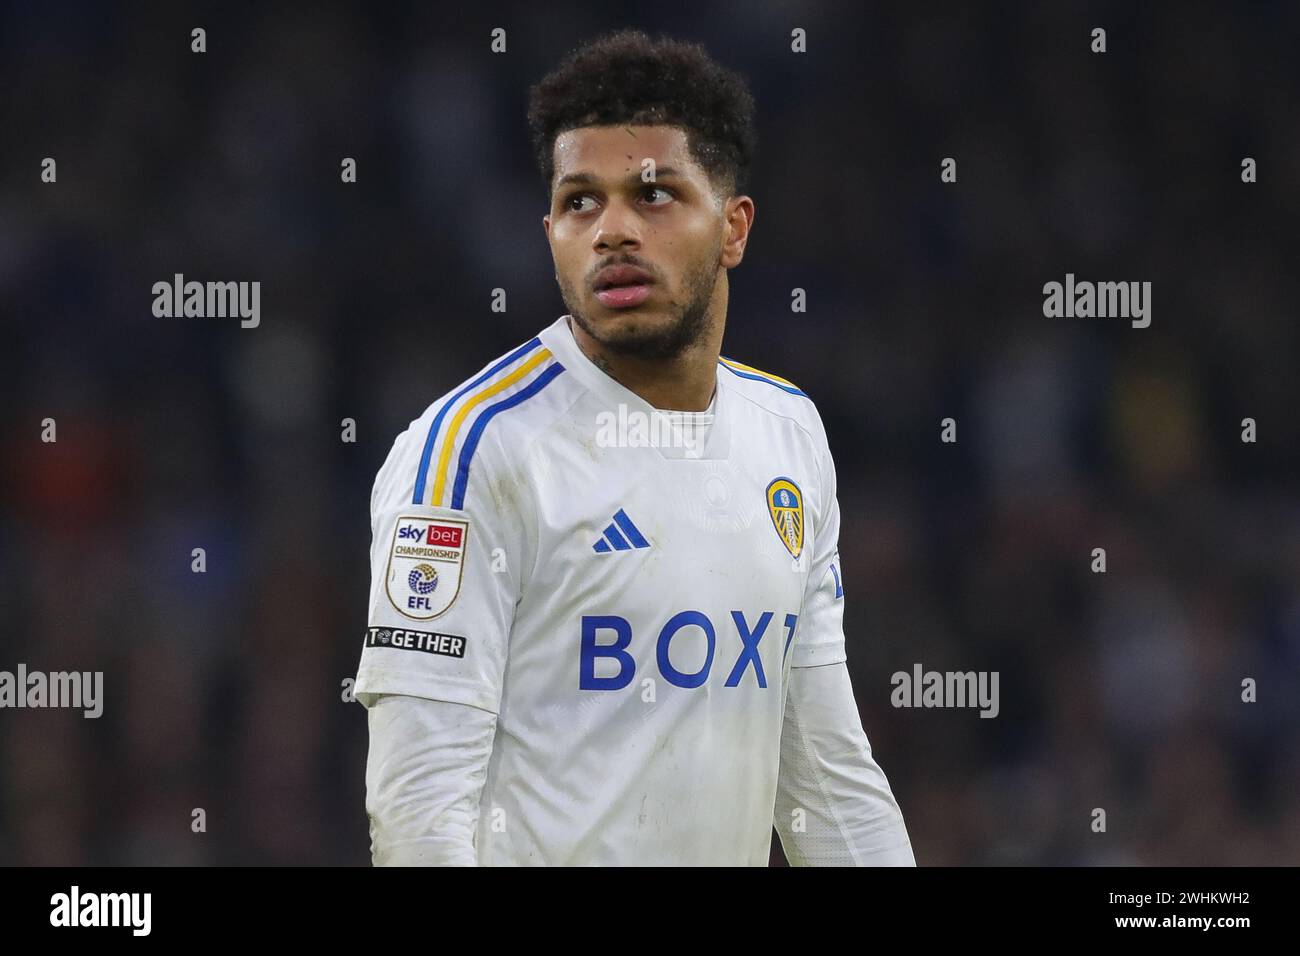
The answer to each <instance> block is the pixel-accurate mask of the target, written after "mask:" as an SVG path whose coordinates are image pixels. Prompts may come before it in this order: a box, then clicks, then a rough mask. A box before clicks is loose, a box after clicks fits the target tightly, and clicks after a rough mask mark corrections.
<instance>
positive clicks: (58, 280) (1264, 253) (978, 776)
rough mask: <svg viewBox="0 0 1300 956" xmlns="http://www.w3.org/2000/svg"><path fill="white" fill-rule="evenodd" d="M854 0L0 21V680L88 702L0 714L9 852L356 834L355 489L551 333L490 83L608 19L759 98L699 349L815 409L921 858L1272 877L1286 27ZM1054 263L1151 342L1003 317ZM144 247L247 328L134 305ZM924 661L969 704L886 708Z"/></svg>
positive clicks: (95, 10)
mask: <svg viewBox="0 0 1300 956" xmlns="http://www.w3.org/2000/svg"><path fill="white" fill-rule="evenodd" d="M871 6H872V7H873V8H874V7H879V8H877V9H871V10H868V8H867V6H865V5H864V6H859V5H849V4H844V5H832V4H808V5H801V4H781V3H771V4H730V3H718V4H697V5H685V4H683V5H680V6H670V7H668V8H664V7H662V6H661V5H658V4H656V5H654V8H653V11H651V10H649V9H647V8H645V7H644V5H633V4H629V5H627V6H626V8H621V7H619V6H617V5H605V4H599V5H597V4H587V5H581V4H572V3H570V4H563V3H562V4H548V5H533V6H527V5H520V6H518V7H511V8H506V7H502V8H500V9H491V8H488V7H475V8H473V9H471V10H465V11H459V12H456V13H455V14H454V15H453V14H451V13H449V12H448V11H447V10H444V9H441V8H437V7H425V6H424V5H419V4H409V5H405V6H398V7H393V8H385V9H384V10H380V9H379V8H377V7H376V8H369V9H366V10H364V11H363V9H362V7H361V5H356V7H355V8H354V10H353V11H352V12H346V11H343V10H341V9H331V10H330V11H329V12H321V11H313V12H310V13H308V12H307V11H306V10H305V9H304V10H300V11H291V10H289V9H287V8H286V9H283V10H279V11H259V12H256V13H253V12H250V11H247V10H246V11H236V9H235V8H228V7H225V6H221V7H216V6H213V7H211V8H208V9H205V10H203V12H202V13H201V14H189V13H187V14H181V13H179V12H178V11H175V10H171V9H168V8H148V7H137V6H135V5H132V6H131V7H129V8H125V9H117V10H114V9H109V8H107V7H103V6H101V5H99V4H93V3H74V4H66V5H57V4H56V5H53V6H46V5H26V4H13V5H7V6H5V7H3V8H0V81H2V82H3V87H4V89H5V90H6V94H5V96H4V97H3V98H2V99H0V130H3V131H4V135H3V141H4V142H3V146H0V322H2V323H3V329H4V346H3V348H0V396H2V397H3V408H4V416H3V419H0V429H3V446H2V447H3V454H2V457H0V462H2V463H0V487H2V488H3V502H4V504H3V523H2V524H0V607H2V608H3V618H2V619H0V668H3V669H9V670H12V669H13V668H14V667H15V666H16V664H17V663H18V662H25V663H26V664H27V666H28V667H29V668H40V669H44V670H51V671H52V670H60V669H69V670H82V671H86V670H102V671H103V672H104V674H105V677H104V686H105V702H104V707H105V710H104V715H103V717H101V718H100V719H98V720H86V719H83V718H82V717H81V715H80V712H79V711H53V710H50V711H37V710H24V711H11V710H5V711H0V863H3V864H80V863H91V864H116V863H164V864H228V863H253V864H290V863H313V864H365V863H368V862H369V852H368V845H369V841H368V834H367V826H366V818H365V811H364V806H363V800H364V779H363V772H364V764H365V754H366V721H365V714H364V711H363V709H362V708H361V706H360V705H359V704H356V703H349V702H345V701H344V699H343V696H344V690H345V688H344V686H343V685H344V680H345V679H347V678H350V677H351V676H352V675H353V674H354V673H355V667H356V663H357V659H358V656H359V653H360V647H361V634H362V630H361V629H362V627H363V625H364V623H365V622H364V615H365V601H366V594H367V582H368V556H367V553H368V552H367V549H368V542H369V519H368V503H369V493H370V486H371V481H372V479H373V476H374V473H375V470H376V469H377V468H378V466H379V465H380V463H381V462H382V461H383V459H384V457H385V455H386V454H387V451H388V449H389V446H390V444H391V442H392V440H393V438H394V437H395V436H396V435H397V433H398V432H400V431H401V430H402V429H404V428H405V427H406V425H407V423H408V422H409V421H410V420H411V419H413V418H415V417H416V416H417V415H418V414H419V413H420V412H421V411H422V409H423V408H424V407H425V406H426V405H427V404H428V403H429V402H431V401H432V400H433V399H434V398H436V397H437V396H439V395H440V394H442V393H443V392H444V391H446V390H447V389H449V388H450V387H452V386H453V385H455V384H457V383H459V382H460V381H462V380H463V379H465V378H467V377H468V376H469V375H470V374H472V373H473V372H474V371H476V370H477V369H479V368H480V367H481V366H483V365H484V364H485V363H486V362H487V361H488V360H489V359H491V358H493V357H494V356H497V355H499V354H501V353H503V352H505V351H506V350H508V349H509V348H511V347H512V346H514V345H515V344H517V343H519V342H522V341H523V340H525V339H526V338H528V337H530V336H531V335H532V334H534V333H535V332H536V331H537V330H538V329H540V328H541V327H542V326H544V325H546V324H548V323H549V322H550V321H552V320H553V319H554V318H555V316H557V315H559V314H560V313H561V312H562V311H563V305H562V303H561V301H560V298H559V294H558V290H557V289H556V286H555V281H554V276H553V268H552V265H551V261H550V257H549V252H548V250H547V246H546V243H545V238H544V235H543V232H542V225H541V221H540V220H541V216H542V214H543V213H544V212H545V206H546V196H545V193H544V191H543V189H542V186H541V183H540V180H539V177H538V175H537V173H536V171H535V169H534V167H533V165H532V158H531V151H530V147H529V144H528V141H527V133H526V129H525V125H524V110H525V105H526V95H527V88H528V85H529V84H530V83H532V82H534V81H535V80H536V79H537V78H539V77H540V76H541V75H542V74H543V73H544V72H545V71H546V70H547V69H549V68H550V67H551V66H552V65H553V64H554V63H555V62H556V61H557V60H558V59H559V58H560V56H561V55H562V54H563V53H564V52H566V51H567V50H568V49H569V48H570V47H571V46H572V45H574V44H575V43H576V42H578V41H580V40H581V39H584V38H586V37H588V36H591V35H594V34H596V33H599V32H603V31H604V30H607V29H611V28H615V27H619V26H642V27H645V28H647V29H650V30H652V31H658V30H665V31H667V32H670V33H672V34H674V35H676V36H681V37H686V38H693V39H699V40H702V41H703V42H704V43H705V44H706V46H707V47H708V48H709V50H710V52H712V53H713V54H714V56H716V57H717V58H718V59H719V60H721V61H722V62H724V63H726V64H727V65H729V66H731V67H733V68H736V69H739V70H741V71H743V72H744V73H745V74H746V75H747V76H748V78H749V79H750V82H751V84H752V87H753V90H754V93H755V97H756V99H757V102H758V107H759V121H760V139H759V154H758V163H757V168H756V170H755V177H754V182H753V186H752V189H751V191H750V192H751V194H752V195H753V196H754V197H755V201H756V204H757V209H758V215H757V219H756V223H755V229H754V233H753V238H752V240H751V243H750V247H749V253H748V256H747V258H746V260H745V262H744V263H743V264H742V266H741V267H740V268H739V269H738V270H737V271H736V272H734V273H733V274H732V277H731V280H732V285H731V308H730V316H729V324H728V334H727V339H726V344H725V348H724V353H725V354H727V355H729V356H731V357H734V358H736V359H738V360H740V361H743V362H747V363H749V364H752V365H756V366H758V367H759V368H763V369H768V370H771V371H773V372H776V373H777V374H779V375H782V376H785V377H787V378H789V379H792V380H793V381H794V382H796V383H797V384H799V385H800V386H801V387H803V388H804V389H805V390H806V391H808V392H809V393H810V394H811V395H812V397H813V398H814V399H815V400H816V401H817V404H818V407H819V409H820V411H821V414H822V416H823V419H824V420H825V422H826V426H827V430H828V434H829V439H830V444H831V449H832V451H833V452H834V453H835V455H836V459H837V463H838V473H839V487H840V504H841V508H842V511H843V516H844V523H843V533H842V538H841V554H842V562H843V568H844V573H845V587H846V589H847V593H848V605H847V615H846V631H847V634H848V641H849V664H850V667H851V671H852V674H853V679H854V686H855V690H856V693H857V696H858V700H859V704H860V707H861V711H862V716H863V721H864V725H865V728H866V730H867V733H868V736H869V737H870V739H871V741H872V745H873V750H874V752H875V755H876V756H877V758H878V759H879V760H880V762H881V764H882V765H883V767H884V768H885V770H886V772H887V773H888V775H889V777H890V780H891V783H892V784H893V788H894V792H895V794H896V795H897V797H898V799H899V802H900V804H901V806H902V808H903V812H904V816H905V818H906V820H907V823H908V826H909V829H910V831H911V835H912V842H913V846H914V848H915V852H916V857H917V860H918V863H920V864H922V865H958V864H1106V863H1119V864H1173V865H1182V864H1284V863H1285V864H1296V863H1300V676H1298V675H1300V588H1298V586H1297V585H1298V584H1300V497H1298V496H1297V493H1296V492H1297V481H1296V477H1297V465H1298V464H1300V460H1298V459H1300V456H1298V454H1297V449H1298V448H1300V433H1298V431H1300V429H1298V426H1297V414H1296V412H1297V405H1298V404H1300V402H1297V399H1298V398H1300V389H1298V387H1297V375H1296V365H1297V358H1300V341H1298V339H1300V326H1298V324H1297V322H1296V320H1295V318H1296V316H1295V308H1296V303H1297V302H1300V289H1298V288H1297V285H1298V280H1297V270H1296V255H1295V251H1296V245H1295V241H1294V235H1293V224H1294V222H1296V221H1297V220H1298V219H1300V125H1297V124H1296V123H1295V116H1296V115H1297V108H1296V99H1297V93H1300V73H1298V72H1297V70H1296V67H1295V59H1294V52H1293V51H1294V45H1295V41H1296V38H1297V35H1300V8H1298V7H1296V6H1295V5H1293V4H1286V3H1281V2H1278V3H1254V4H1249V5H1227V4H1218V5H1213V6H1211V5H1209V4H1204V3H1190V4H1180V5H1178V6H1177V7H1174V6H1172V5H1170V6H1168V7H1160V6H1156V5H1151V6H1148V5H1141V9H1134V7H1136V6H1137V5H1129V4H1123V3H1110V4H1086V3H1079V2H1070V3H1063V4H1052V5H1050V9H1041V8H1039V7H1037V6H1031V5H1028V4H1026V5H1023V6H1022V7H1020V8H1018V9H1014V10H1013V9H1004V8H1002V7H999V8H997V9H995V10H988V11H984V12H976V11H971V10H967V11H963V12H957V13H953V14H945V13H941V12H938V11H937V10H929V11H923V10H922V9H920V8H916V7H913V6H912V5H908V4H902V3H900V4H892V5H889V6H888V8H886V7H885V6H884V5H871ZM195 26H202V27H204V28H205V29H206V30H207V43H208V52H206V53H204V54H195V53H191V52H190V29H191V28H192V27H195ZM498 26H500V27H504V28H505V29H506V30H507V36H508V51H507V52H506V53H505V54H495V55H494V54H493V53H491V52H490V50H489V46H488V41H489V33H490V31H491V29H492V28H494V27H498ZM796 26H799V27H803V28H804V29H806V30H807V31H808V37H809V43H808V52H807V53H806V54H803V55H795V54H792V53H791V52H790V48H789V43H790V41H789V36H790V30H791V29H792V28H793V27H796ZM1096 26H1102V27H1105V28H1106V29H1107V31H1108V51H1107V52H1106V53H1105V54H1094V53H1091V52H1090V50H1089V44H1090V37H1089V32H1090V31H1091V30H1092V29H1093V28H1094V27H1096ZM47 156H49V157H54V158H55V159H56V160H57V164H58V165H57V172H58V180H57V183H55V184H44V183H42V182H41V181H40V178H39V174H40V162H41V160H42V158H44V157H47ZM945 156H951V157H954V158H956V159H957V162H958V182H957V183H955V184H943V183H941V182H940V180H939V163H940V160H941V158H943V157H945ZM1246 156H1251V157H1254V158H1255V159H1256V160H1257V162H1258V166H1259V182H1258V183H1255V184H1244V183H1243V182H1242V181H1241V177H1240V164H1241V160H1242V158H1243V157H1246ZM343 157H354V158H356V160H357V164H358V182H357V183H356V184H355V185H345V184H343V183H341V182H340V177H339V170H340V162H341V160H342V159H343ZM1067 272H1072V273H1074V274H1076V275H1077V276H1079V277H1080V278H1087V279H1095V280H1115V281H1138V280H1145V281H1151V282H1152V285H1153V303H1152V305H1153V311H1152V317H1153V321H1152V325H1151V327H1150V328H1148V329H1134V328H1131V327H1130V326H1129V323H1128V322H1127V321H1126V320H1123V319H1097V318H1091V319H1080V318H1073V319H1065V318H1060V319H1047V318H1044V316H1043V314H1042V286H1043V284H1044V283H1046V282H1049V281H1054V280H1055V281H1062V280H1063V279H1064V277H1065V274H1066V273H1067ZM174 273H184V274H185V276H186V277H187V278H197V279H200V280H205V279H213V280H232V281H235V280H241V281H242V280H260V281H261V283H262V313H263V314H262V322H261V325H260V327H258V328H256V329H242V328H240V327H239V322H238V320H237V319H230V320H221V319H193V318H191V319H158V318H155V317H154V316H153V315H152V313H151V310H150V305H151V302H152V294H151V291H150V290H151V286H152V284H153V283H154V282H156V281H160V280H168V281H169V280H170V279H171V277H172V275H173V274H174ZM497 287H501V288H504V289H506V290H507V294H508V297H509V298H508V312H507V313H505V314H504V315H501V314H496V313H493V312H492V311H490V308H489V306H490V296H491V290H492V289H494V288H497ZM795 287H799V288H803V289H805V290H806V291H807V297H808V303H809V309H808V312H807V313H806V314H791V312H790V308H789V303H790V294H791V289H793V288H795ZM945 417H952V418H954V419H955V420H956V422H957V428H958V441H957V442H956V443H955V444H945V443H942V442H940V440H939V434H940V425H939V423H940V420H941V419H943V418H945ZM1245 417H1251V418H1254V419H1255V420H1256V421H1257V422H1258V432H1259V440H1258V441H1257V442H1256V443H1253V444H1250V443H1243V442H1242V441H1241V437H1240V436H1241V420H1242V419H1243V418H1245ZM46 418H53V419H54V420H55V421H56V423H57V442H55V443H53V444H47V443H42V442H41V440H40V430H41V422H42V420H43V419H46ZM344 418H352V419H355V421H356V423H357V426H356V427H357V441H356V442H355V443H347V442H344V441H342V440H341V432H342V426H341V421H342V420H343V419H344ZM198 547H202V548H204V549H205V552H206V566H207V570H206V572H205V573H202V574H197V573H193V572H192V570H191V562H192V557H191V555H192V550H193V549H194V548H198ZM1099 547H1100V548H1105V549H1106V552H1107V571H1106V573H1105V574H1094V573H1092V572H1091V570H1090V566H1091V563H1092V551H1093V549H1094V548H1099ZM915 663H921V664H923V665H924V667H926V668H927V669H939V670H996V671H998V672H999V673H1000V675H1001V685H1000V691H1001V712H1000V714H999V716H998V717H997V718H996V719H993V720H983V719H980V718H979V717H978V715H977V713H975V712H974V711H973V710H968V711H960V710H915V709H913V710H904V709H895V708H893V707H892V706H891V705H890V692H891V690H892V687H891V684H890V675H891V673H893V672H895V671H899V670H903V671H909V672H910V671H911V669H912V666H913V664H915ZM1247 677H1251V678H1254V679H1255V680H1256V681H1257V682H1258V702H1257V703H1253V704H1246V703H1243V702H1242V700H1241V693H1242V684H1241V682H1242V680H1243V679H1244V678H1247ZM196 808H202V809H203V810H204V812H205V815H206V832H204V833H194V832H192V829H191V824H192V820H193V813H194V810H195V809H196ZM1094 808H1102V809H1104V810H1105V811H1106V817H1107V828H1106V832H1105V833H1096V832H1093V829H1092V822H1093V819H1094V817H1093V811H1094ZM780 856H781V855H780V850H779V844H774V849H773V860H774V862H780Z"/></svg>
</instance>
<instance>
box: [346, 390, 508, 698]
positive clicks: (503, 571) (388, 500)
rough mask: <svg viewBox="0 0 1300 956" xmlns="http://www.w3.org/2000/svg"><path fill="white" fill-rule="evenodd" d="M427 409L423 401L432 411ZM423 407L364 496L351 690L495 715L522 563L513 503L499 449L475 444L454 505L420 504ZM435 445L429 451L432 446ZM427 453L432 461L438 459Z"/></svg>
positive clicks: (426, 497)
mask: <svg viewBox="0 0 1300 956" xmlns="http://www.w3.org/2000/svg"><path fill="white" fill-rule="evenodd" d="M431 411H432V409H431ZM430 417H431V416H430V415H429V414H428V413H426V415H425V416H424V417H423V418H422V419H420V420H418V421H417V422H415V423H413V425H412V427H411V428H410V429H408V430H407V431H406V432H404V433H403V434H402V435H401V436H399V438H398V439H397V441H396V442H395V443H394V445H393V449H392V451H391V452H390V453H389V456H388V459H387V461H385V463H384V466H383V467H382V468H381V469H380V471H379V474H378V476H377V478H376V480H375V487H374V491H373V493H372V495H371V516H370V517H371V547H370V597H369V605H368V611H367V621H366V624H367V627H366V633H365V640H364V644H363V648H362V652H361V663H360V666H359V668H358V671H357V684H356V691H355V692H356V696H357V699H358V700H360V701H361V702H362V703H363V704H365V705H366V706H369V705H370V702H371V701H373V699H374V697H375V695H378V694H405V695H410V696H414V697H423V698H428V699H432V700H443V701H450V702H453V703H460V704H468V705H471V706H474V707H478V708H481V709H483V710H487V711H490V712H492V713H496V712H497V711H498V710H499V709H500V703H501V688H502V680H503V677H504V671H505V664H506V651H507V647H508V644H509V634H510V627H511V624H512V623H513V620H514V609H515V605H516V603H517V602H518V596H519V591H520V581H519V569H520V568H521V566H522V564H523V561H524V553H523V552H524V549H525V548H524V538H523V528H524V526H525V522H524V521H523V520H522V518H521V516H520V515H519V514H518V513H507V512H505V511H503V510H500V509H499V508H498V506H497V504H496V502H497V500H498V499H499V498H503V497H504V498H506V499H507V500H512V501H519V500H520V496H517V495H507V496H500V495H497V494H493V493H492V489H494V488H500V487H501V486H502V483H503V482H509V481H510V480H511V476H510V474H509V473H508V472H506V471H505V469H504V468H503V466H502V462H501V458H500V456H499V455H498V454H496V452H497V449H495V448H493V447H490V446H489V445H488V444H487V443H484V447H483V448H481V449H479V451H478V452H476V455H475V458H474V469H473V471H472V473H471V475H470V476H469V479H468V487H467V492H466V493H465V494H464V495H463V497H462V498H461V499H459V500H458V502H457V503H458V504H459V505H460V507H457V508H452V507H449V506H442V505H439V506H435V505H430V504H427V503H426V502H427V501H428V500H429V499H430V497H431V496H430V495H428V494H425V495H423V496H419V497H420V498H422V500H420V501H417V494H418V493H417V490H416V489H417V486H418V485H419V484H420V479H419V477H418V476H419V475H420V474H421V473H422V472H427V471H428V469H429V467H431V466H430V465H428V464H422V462H424V461H427V459H428V458H429V457H430V454H429V453H428V452H426V450H425V449H426V445H427V444H429V443H428V440H427V435H428V431H429V419H430ZM435 455H436V452H435ZM436 465H437V462H436V460H435V461H434V462H433V465H432V467H436Z"/></svg>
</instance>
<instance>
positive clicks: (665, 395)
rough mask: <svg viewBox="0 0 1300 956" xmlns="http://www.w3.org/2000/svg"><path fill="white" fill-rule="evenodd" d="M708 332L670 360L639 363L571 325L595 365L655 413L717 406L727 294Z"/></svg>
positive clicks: (716, 307)
mask: <svg viewBox="0 0 1300 956" xmlns="http://www.w3.org/2000/svg"><path fill="white" fill-rule="evenodd" d="M720 284H721V283H720ZM709 311H710V313H711V314H710V317H709V321H708V324H707V331H706V332H705V333H704V335H702V336H701V337H700V339H699V340H698V341H696V342H694V343H693V344H691V345H689V346H687V348H686V349H685V350H683V351H682V353H681V354H680V355H675V356H673V357H672V358H641V357H640V356H636V355H622V354H620V353H618V352H612V351H610V350H609V349H606V348H604V347H603V346H602V345H601V344H600V343H599V342H597V341H596V340H595V339H593V338H592V337H591V336H589V335H588V334H587V333H586V332H585V331H583V329H582V326H580V325H578V324H577V323H576V322H574V321H572V320H569V328H570V329H572V330H573V339H574V341H575V342H577V343H578V348H580V349H582V352H583V354H584V355H586V356H587V358H589V359H591V362H592V364H593V365H595V366H596V367H597V368H599V369H600V370H601V371H602V372H604V373H605V374H606V375H608V376H609V377H610V378H612V379H614V381H616V382H618V383H619V384H620V385H622V386H623V387H624V388H626V389H627V390H628V391H630V392H634V393H635V394H636V395H638V396H640V397H641V398H642V399H644V400H645V401H646V403H647V404H649V405H650V406H651V407H653V408H657V409H660V410H662V411H681V412H702V411H704V410H705V409H706V408H708V407H709V403H710V402H711V401H713V390H714V388H715V386H716V385H717V377H718V370H717V366H718V355H719V354H720V353H721V351H722V332H723V327H724V325H725V323H726V320H725V315H726V293H725V292H724V293H723V295H722V298H721V301H720V302H719V301H717V300H715V302H714V303H713V304H712V305H711V306H710V309H709Z"/></svg>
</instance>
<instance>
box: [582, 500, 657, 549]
mask: <svg viewBox="0 0 1300 956" xmlns="http://www.w3.org/2000/svg"><path fill="white" fill-rule="evenodd" d="M648 547H650V542H649V541H647V540H646V539H645V535H643V534H642V533H641V532H640V531H639V530H638V529H637V526H636V525H634V524H633V523H632V519H631V518H629V517H628V516H627V512H626V511H624V510H623V509H622V508H619V509H618V511H616V512H615V513H614V520H613V521H611V522H610V523H609V527H607V528H606V529H605V531H604V533H603V534H602V535H601V537H600V539H599V540H598V541H597V542H596V543H595V544H593V545H592V546H591V550H592V551H595V552H596V553H597V554H608V553H609V552H611V551H631V550H633V549H634V548H648Z"/></svg>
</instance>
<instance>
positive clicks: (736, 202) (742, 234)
mask: <svg viewBox="0 0 1300 956" xmlns="http://www.w3.org/2000/svg"><path fill="white" fill-rule="evenodd" d="M755 211H756V210H755V209H754V200H753V199H751V198H750V197H749V196H734V197H732V198H731V199H729V200H727V203H726V206H725V207H724V213H725V216H726V220H727V235H726V237H725V238H724V239H723V243H722V267H723V268H724V269H734V268H735V267H736V266H738V265H740V260H742V259H743V258H745V245H746V243H748V242H749V230H750V229H751V228H753V225H754V213H755Z"/></svg>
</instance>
